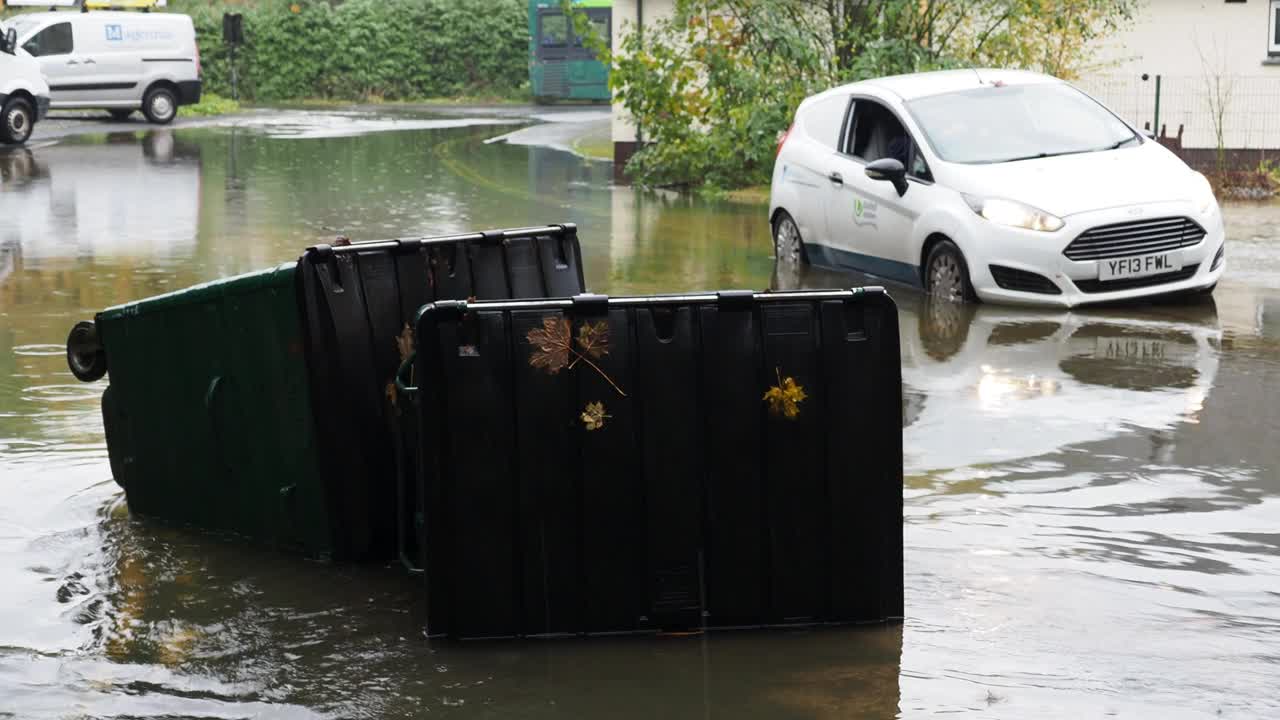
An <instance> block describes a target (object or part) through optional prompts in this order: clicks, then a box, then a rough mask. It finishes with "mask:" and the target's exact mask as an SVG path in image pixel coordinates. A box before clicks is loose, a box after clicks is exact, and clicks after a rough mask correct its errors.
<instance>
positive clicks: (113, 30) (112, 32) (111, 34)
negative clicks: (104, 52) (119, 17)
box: [107, 25, 124, 42]
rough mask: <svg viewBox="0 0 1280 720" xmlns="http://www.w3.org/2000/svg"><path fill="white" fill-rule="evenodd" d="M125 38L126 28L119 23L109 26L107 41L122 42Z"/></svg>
mask: <svg viewBox="0 0 1280 720" xmlns="http://www.w3.org/2000/svg"><path fill="white" fill-rule="evenodd" d="M123 40H124V28H122V27H120V26H119V25H108V26H107V42H122V41H123Z"/></svg>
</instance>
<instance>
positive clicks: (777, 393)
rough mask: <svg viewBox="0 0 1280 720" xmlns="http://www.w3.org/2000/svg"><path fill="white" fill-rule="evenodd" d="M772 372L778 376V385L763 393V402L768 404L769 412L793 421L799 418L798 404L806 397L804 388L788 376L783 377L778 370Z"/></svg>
mask: <svg viewBox="0 0 1280 720" xmlns="http://www.w3.org/2000/svg"><path fill="white" fill-rule="evenodd" d="M774 372H775V373H776V374H777V376H778V384H777V385H774V386H773V387H771V388H769V389H768V390H767V391H765V394H764V401H765V402H767V403H769V412H771V413H773V414H774V415H778V416H781V417H784V418H786V419H788V420H795V419H796V418H797V417H800V403H801V402H802V401H804V399H805V398H807V397H808V395H805V393H804V386H803V385H800V384H799V383H797V382H796V379H795V378H793V377H791V376H790V375H788V376H786V377H783V376H782V370H781V369H779V368H774Z"/></svg>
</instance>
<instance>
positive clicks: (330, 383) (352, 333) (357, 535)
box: [297, 225, 583, 560]
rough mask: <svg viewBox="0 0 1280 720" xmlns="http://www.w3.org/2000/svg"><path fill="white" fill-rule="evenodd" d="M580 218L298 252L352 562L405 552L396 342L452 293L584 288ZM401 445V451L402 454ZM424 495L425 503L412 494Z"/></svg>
mask: <svg viewBox="0 0 1280 720" xmlns="http://www.w3.org/2000/svg"><path fill="white" fill-rule="evenodd" d="M580 257H581V253H580V250H579V246H578V239H577V230H576V228H575V227H574V226H573V225H557V226H550V227H541V228H523V229H515V230H497V231H490V232H484V233H473V234H469V235H458V236H450V237H441V238H427V239H410V240H392V241H384V242H369V243H355V244H352V245H346V246H336V247H335V246H327V245H322V246H317V247H313V248H308V249H307V251H306V252H305V253H304V254H303V255H302V257H301V258H300V259H299V261H298V269H299V273H298V277H299V280H298V283H297V287H298V293H299V303H300V306H301V309H302V316H303V318H304V319H305V323H304V324H305V327H306V353H305V354H306V357H307V366H308V371H309V374H310V376H311V391H312V404H313V408H314V415H315V421H316V426H317V446H318V447H317V451H318V452H319V453H320V454H321V456H322V463H321V467H322V468H323V472H324V473H325V475H326V477H325V484H326V487H327V488H328V496H329V497H330V498H331V500H330V503H329V504H330V510H331V512H332V513H333V514H334V515H335V517H334V522H333V523H332V526H333V527H335V528H338V529H339V532H340V533H342V537H340V538H337V539H336V540H335V544H334V545H335V555H336V556H338V557H340V558H343V559H377V560H385V559H390V558H391V557H393V556H394V554H395V546H396V532H397V516H396V513H395V512H394V508H395V507H396V504H397V498H396V472H397V465H398V464H399V465H400V466H402V467H411V466H412V465H413V464H414V462H415V459H414V457H412V454H415V449H414V448H413V445H415V444H416V441H410V442H407V443H404V444H403V447H400V448H397V447H396V444H395V443H394V442H393V433H401V432H408V433H410V434H411V433H412V429H413V428H412V425H405V426H394V425H393V423H392V422H391V418H389V417H387V415H388V412H389V410H388V404H387V402H386V393H387V385H388V383H390V382H391V380H392V378H393V377H394V375H395V372H396V369H397V367H398V366H399V363H400V354H399V346H398V345H397V342H396V339H397V337H398V336H399V335H400V333H401V331H402V329H403V328H404V327H405V325H406V323H410V324H411V323H412V322H413V318H414V313H416V312H417V310H418V308H420V307H421V306H423V305H424V304H427V303H430V302H433V301H436V300H443V299H466V298H481V299H502V298H533V297H551V296H556V295H560V296H568V295H572V294H576V293H578V292H581V291H582V289H583V288H582V285H583V279H582V266H581V262H580ZM398 453H400V455H398ZM410 504H411V505H412V504H416V503H413V502H411V503H410Z"/></svg>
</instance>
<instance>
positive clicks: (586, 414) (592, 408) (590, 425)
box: [582, 401, 613, 432]
mask: <svg viewBox="0 0 1280 720" xmlns="http://www.w3.org/2000/svg"><path fill="white" fill-rule="evenodd" d="M607 417H613V416H612V415H606V414H605V412H604V403H602V402H599V401H597V402H589V403H587V406H586V407H585V408H583V409H582V424H583V425H584V426H586V428H587V431H588V432H589V431H591V430H599V429H600V428H602V427H604V419H605V418H607Z"/></svg>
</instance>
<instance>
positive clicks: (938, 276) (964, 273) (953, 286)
mask: <svg viewBox="0 0 1280 720" xmlns="http://www.w3.org/2000/svg"><path fill="white" fill-rule="evenodd" d="M924 268H925V271H924V289H925V291H926V292H928V293H929V294H930V295H932V296H933V297H935V298H940V299H943V300H950V301H952V302H971V301H976V300H977V299H978V296H977V295H976V294H975V293H974V292H973V285H972V283H970V282H969V266H968V264H967V263H965V261H964V255H963V254H961V252H960V248H958V247H956V244H955V243H953V242H951V241H950V240H943V241H942V242H940V243H938V244H937V245H934V246H933V249H932V250H930V251H929V257H928V259H926V260H925V263H924Z"/></svg>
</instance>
